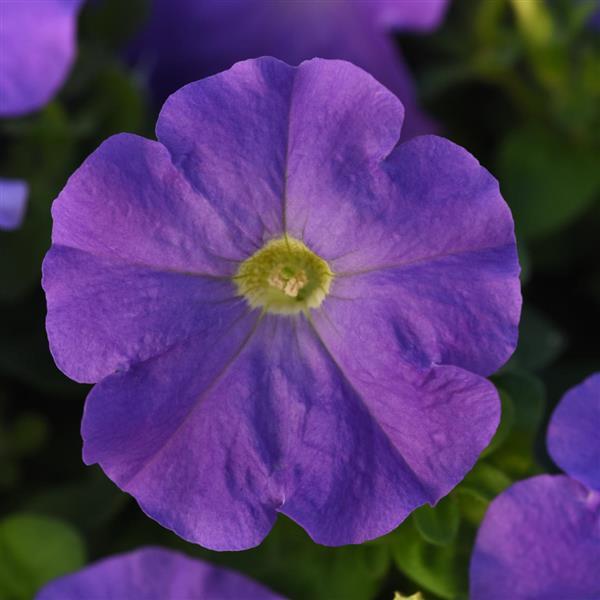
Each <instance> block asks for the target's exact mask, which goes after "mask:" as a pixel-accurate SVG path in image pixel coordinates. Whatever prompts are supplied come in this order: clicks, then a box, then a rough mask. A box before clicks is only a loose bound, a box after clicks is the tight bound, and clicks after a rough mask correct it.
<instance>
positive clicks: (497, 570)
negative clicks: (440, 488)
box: [469, 475, 600, 600]
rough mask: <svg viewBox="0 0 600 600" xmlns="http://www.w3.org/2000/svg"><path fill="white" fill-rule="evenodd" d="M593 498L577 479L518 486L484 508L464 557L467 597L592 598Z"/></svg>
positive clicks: (595, 590) (595, 587) (596, 510)
mask: <svg viewBox="0 0 600 600" xmlns="http://www.w3.org/2000/svg"><path fill="white" fill-rule="evenodd" d="M599 519H600V496H599V495H598V493H597V492H590V491H589V490H587V489H586V488H585V487H583V486H582V485H581V484H580V483H578V482H577V481H574V480H573V479H570V478H568V477H565V476H562V475H558V476H550V475H541V476H539V477H533V478H531V479H527V480H525V481H520V482H518V483H516V484H514V485H513V486H511V487H510V488H508V489H507V490H506V491H505V492H503V493H502V494H500V496H498V497H497V498H496V499H495V500H494V501H493V502H492V503H491V505H490V507H489V508H488V511H487V514H486V516H485V518H484V520H483V523H482V524H481V527H480V529H479V533H478V535H477V540H476V544H475V549H474V552H473V556H472V558H471V572H470V579H471V590H470V596H469V597H470V598H472V600H505V599H506V598H514V599H515V600H529V599H530V598H544V599H547V600H559V599H564V598H569V600H590V599H592V598H598V597H600V577H599V576H598V565H599V564H600V530H599V529H598V523H599Z"/></svg>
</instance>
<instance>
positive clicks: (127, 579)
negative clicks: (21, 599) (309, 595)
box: [36, 547, 282, 600]
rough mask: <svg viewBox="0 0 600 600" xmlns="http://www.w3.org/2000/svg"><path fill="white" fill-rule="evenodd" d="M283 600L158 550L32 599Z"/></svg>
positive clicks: (107, 564) (83, 574)
mask: <svg viewBox="0 0 600 600" xmlns="http://www.w3.org/2000/svg"><path fill="white" fill-rule="evenodd" d="M120 598H122V599H123V600H125V599H129V600H217V599H218V600H241V599H244V600H282V598H281V597H280V596H278V595H276V594H274V593H273V592H271V591H269V590H268V589H266V588H264V587H263V586H261V585H259V584H258V583H255V582H254V581H251V580H249V579H246V578H245V577H243V576H242V575H238V574H237V573H234V572H232V571H229V570H227V569H223V568H220V567H216V566H214V565H211V564H210V563H205V562H201V561H199V560H194V559H192V558H188V557H187V556H185V555H184V554H180V553H179V552H173V551H172V550H165V549H162V548H151V547H150V548H141V549H139V550H135V551H133V552H129V553H127V554H121V555H118V556H114V557H111V558H107V559H104V560H101V561H99V562H97V563H95V564H93V565H91V566H89V567H86V568H85V569H83V570H81V571H78V572H77V573H73V574H71V575H66V576H65V577H61V578H60V579H56V580H54V581H52V582H50V583H49V584H48V585H46V586H45V587H44V588H42V590H41V591H40V592H39V593H38V594H37V596H36V600H83V599H85V600H110V599H112V600H117V599H120Z"/></svg>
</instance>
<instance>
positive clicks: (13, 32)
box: [0, 0, 83, 117]
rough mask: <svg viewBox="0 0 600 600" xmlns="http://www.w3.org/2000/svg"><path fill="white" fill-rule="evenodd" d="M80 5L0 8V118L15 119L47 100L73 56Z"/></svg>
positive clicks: (77, 1)
mask: <svg viewBox="0 0 600 600" xmlns="http://www.w3.org/2000/svg"><path fill="white" fill-rule="evenodd" d="M82 3H83V0H45V1H44V2H35V3H31V2H1V3H0V22H1V23H2V26H1V27H0V48H2V52H0V116H2V117H8V116H18V115H22V114H25V113H28V112H30V111H32V110H35V109H37V108H40V107H41V106H43V105H44V104H46V103H47V102H49V101H50V99H51V98H52V96H54V94H55V93H56V91H57V90H58V88H59V87H60V86H61V84H62V83H63V81H64V79H65V77H66V75H67V73H68V71H69V69H70V67H71V63H72V62H73V58H74V56H75V26H76V18H77V13H78V11H79V8H80V6H81V4H82Z"/></svg>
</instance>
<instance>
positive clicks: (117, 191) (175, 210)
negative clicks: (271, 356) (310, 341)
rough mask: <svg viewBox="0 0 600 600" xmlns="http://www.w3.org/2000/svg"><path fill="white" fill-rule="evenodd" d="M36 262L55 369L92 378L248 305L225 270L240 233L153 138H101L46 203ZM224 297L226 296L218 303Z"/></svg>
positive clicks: (226, 322)
mask: <svg viewBox="0 0 600 600" xmlns="http://www.w3.org/2000/svg"><path fill="white" fill-rule="evenodd" d="M53 215H54V228H53V235H52V237H53V246H52V249H51V250H50V252H49V253H48V254H47V256H46V259H45V261H44V265H43V274H44V276H43V285H44V289H45V291H46V296H47V301H48V318H47V332H48V337H49V340H50V347H51V349H52V352H53V356H54V358H55V360H56V363H57V365H59V367H60V368H61V369H62V370H63V371H64V372H65V373H66V374H67V375H69V376H70V377H72V378H73V379H76V380H77V381H84V382H96V381H99V380H100V379H101V378H102V377H105V376H106V375H108V374H110V373H113V372H115V371H117V370H123V369H126V368H128V366H129V365H130V364H131V363H135V362H136V361H143V360H147V359H148V358H150V357H152V356H154V355H156V354H160V353H161V352H163V351H165V350H166V349H168V348H169V347H170V346H171V345H173V344H176V343H180V342H182V341H184V340H185V339H187V338H189V337H191V336H194V335H201V336H203V337H207V338H210V337H211V336H218V335H220V333H219V332H224V331H225V330H226V329H227V328H228V327H229V326H230V325H231V324H232V323H233V322H235V321H236V319H238V318H240V316H241V315H243V314H244V313H245V312H247V307H245V305H244V303H243V302H242V301H241V300H239V299H238V300H236V299H235V296H236V293H237V292H236V290H235V286H234V285H233V283H232V281H231V280H230V278H229V277H228V276H230V275H232V274H233V273H235V269H236V268H237V265H238V263H237V262H236V261H235V260H233V259H229V258H226V257H225V256H222V255H221V253H223V254H233V255H235V254H236V253H241V252H242V250H241V249H240V248H239V247H238V246H236V244H238V243H239V242H240V237H239V236H234V235H231V234H230V232H229V231H228V232H227V233H224V232H223V231H222V230H223V227H224V224H223V222H222V220H221V219H220V217H219V216H218V215H216V214H215V212H214V211H211V209H210V207H209V206H207V204H206V202H205V200H204V199H203V198H202V197H201V196H199V195H198V194H196V193H195V192H193V191H192V190H191V188H190V187H189V185H188V184H187V183H186V181H185V180H184V179H183V178H182V177H181V176H180V174H179V172H178V171H177V170H176V169H175V168H174V167H173V165H172V163H171V161H170V157H169V155H168V152H167V151H166V150H165V148H164V147H163V146H161V145H160V144H158V143H156V142H150V141H148V140H144V139H143V138H139V137H137V136H133V135H128V134H123V135H119V136H114V137H112V138H110V139H109V140H107V141H106V142H105V143H104V144H102V146H100V148H99V149H98V150H96V152H94V153H93V154H92V155H91V156H90V157H89V158H88V159H87V160H86V161H85V163H84V164H83V165H82V167H80V169H79V170H78V171H77V172H76V173H75V174H74V175H73V176H72V177H71V178H70V180H69V182H68V183H67V185H66V187H65V189H64V190H63V191H62V193H61V194H60V196H59V198H58V199H57V200H56V201H55V203H54V205H53ZM223 303H225V304H223Z"/></svg>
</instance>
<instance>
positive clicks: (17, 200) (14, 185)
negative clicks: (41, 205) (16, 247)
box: [0, 179, 29, 230]
mask: <svg viewBox="0 0 600 600" xmlns="http://www.w3.org/2000/svg"><path fill="white" fill-rule="evenodd" d="M28 193H29V188H28V186H27V184H26V183H25V182H24V181H20V180H18V179H0V229H4V230H11V229H17V227H19V226H20V225H21V223H22V221H23V217H24V216H25V208H26V206H27V195H28Z"/></svg>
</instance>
